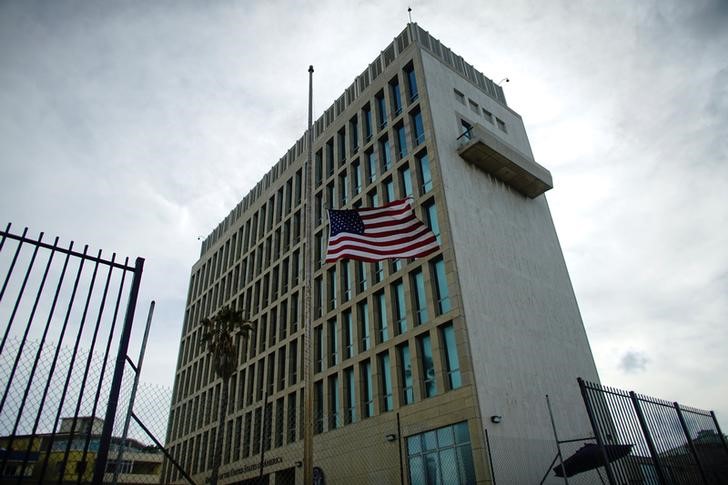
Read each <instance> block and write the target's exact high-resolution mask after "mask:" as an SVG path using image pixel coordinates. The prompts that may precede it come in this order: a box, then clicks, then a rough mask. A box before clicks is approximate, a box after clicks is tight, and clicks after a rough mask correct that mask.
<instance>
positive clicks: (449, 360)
mask: <svg viewBox="0 0 728 485" xmlns="http://www.w3.org/2000/svg"><path fill="white" fill-rule="evenodd" d="M440 332H441V333H442V340H443V342H444V343H445V364H446V366H447V380H448V386H449V387H450V389H457V388H459V387H461V386H462V385H463V382H462V378H461V376H460V361H459V359H458V348H457V344H456V343H455V330H454V329H453V326H452V323H448V324H447V325H443V326H442V327H440Z"/></svg>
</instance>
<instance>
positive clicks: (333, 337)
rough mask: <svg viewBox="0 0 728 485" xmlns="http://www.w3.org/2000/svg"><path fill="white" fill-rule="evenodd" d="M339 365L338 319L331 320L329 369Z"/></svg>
mask: <svg viewBox="0 0 728 485" xmlns="http://www.w3.org/2000/svg"><path fill="white" fill-rule="evenodd" d="M338 363H339V332H338V328H337V325H336V319H335V318H332V319H331V320H329V367H332V366H335V365H336V364H338Z"/></svg>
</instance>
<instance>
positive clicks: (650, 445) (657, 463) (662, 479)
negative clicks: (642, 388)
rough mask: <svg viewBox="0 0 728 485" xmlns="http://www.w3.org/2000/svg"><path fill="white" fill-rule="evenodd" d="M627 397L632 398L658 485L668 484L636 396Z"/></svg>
mask: <svg viewBox="0 0 728 485" xmlns="http://www.w3.org/2000/svg"><path fill="white" fill-rule="evenodd" d="M629 397H630V398H632V405H633V406H634V410H635V412H636V413H637V419H638V420H639V422H640V428H642V434H643V435H644V437H645V441H646V442H647V448H649V450H650V454H651V455H652V461H653V462H654V464H655V471H656V473H657V478H658V479H659V480H660V483H662V484H667V483H668V482H667V480H666V479H665V473H664V472H663V470H662V466H661V465H660V459H659V457H658V456H657V448H655V443H654V442H653V441H652V435H651V434H650V429H649V427H648V426H647V420H645V415H644V414H643V413H642V407H640V402H639V399H638V398H637V394H635V392H634V391H629Z"/></svg>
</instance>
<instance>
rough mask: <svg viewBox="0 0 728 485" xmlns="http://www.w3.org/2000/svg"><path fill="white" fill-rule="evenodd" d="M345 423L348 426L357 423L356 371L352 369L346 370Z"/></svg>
mask: <svg viewBox="0 0 728 485" xmlns="http://www.w3.org/2000/svg"><path fill="white" fill-rule="evenodd" d="M344 399H345V404H344V406H345V407H344V422H345V423H346V424H349V423H355V422H356V383H355V381H354V369H352V368H351V367H350V368H348V369H346V370H344Z"/></svg>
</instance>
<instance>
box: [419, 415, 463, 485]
mask: <svg viewBox="0 0 728 485" xmlns="http://www.w3.org/2000/svg"><path fill="white" fill-rule="evenodd" d="M407 468H408V472H409V483H410V484H411V485H426V484H443V483H448V484H450V483H452V484H470V483H475V467H474V466H473V453H472V449H471V446H470V432H469V431H468V423H467V422H465V421H463V422H461V423H456V424H452V425H450V426H443V427H442V428H438V429H434V430H431V431H427V432H425V433H420V434H416V435H413V436H409V437H408V438H407Z"/></svg>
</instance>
